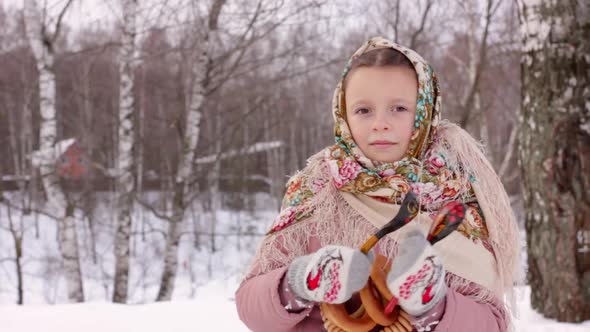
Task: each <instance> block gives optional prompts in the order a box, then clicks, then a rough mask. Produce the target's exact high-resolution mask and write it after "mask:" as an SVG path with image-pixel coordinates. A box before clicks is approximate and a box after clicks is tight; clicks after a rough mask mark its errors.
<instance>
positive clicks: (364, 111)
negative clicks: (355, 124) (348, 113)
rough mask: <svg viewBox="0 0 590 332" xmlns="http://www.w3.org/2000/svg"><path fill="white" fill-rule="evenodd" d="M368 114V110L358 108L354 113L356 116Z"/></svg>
mask: <svg viewBox="0 0 590 332" xmlns="http://www.w3.org/2000/svg"><path fill="white" fill-rule="evenodd" d="M367 113H369V109H368V108H358V109H357V110H356V111H354V114H367Z"/></svg>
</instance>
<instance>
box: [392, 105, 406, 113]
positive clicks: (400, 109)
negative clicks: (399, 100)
mask: <svg viewBox="0 0 590 332" xmlns="http://www.w3.org/2000/svg"><path fill="white" fill-rule="evenodd" d="M393 111H395V112H407V111H408V109H407V108H405V107H403V106H396V107H394V108H393Z"/></svg>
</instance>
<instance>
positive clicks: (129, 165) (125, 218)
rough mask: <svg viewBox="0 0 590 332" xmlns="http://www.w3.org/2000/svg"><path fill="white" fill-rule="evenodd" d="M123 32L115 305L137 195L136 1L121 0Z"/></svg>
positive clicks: (123, 292) (123, 295)
mask: <svg viewBox="0 0 590 332" xmlns="http://www.w3.org/2000/svg"><path fill="white" fill-rule="evenodd" d="M121 4H122V6H123V32H122V42H121V49H120V54H119V75H120V80H121V89H120V92H119V135H118V152H117V165H116V168H117V219H118V223H117V231H116V234H115V280H114V292H113V302H116V303H125V302H127V290H128V287H129V285H128V284H129V248H130V241H131V240H130V236H131V227H132V218H131V216H132V210H133V201H134V194H135V181H134V174H133V170H134V163H133V151H134V146H135V139H134V138H135V137H134V132H133V120H134V119H133V108H134V105H135V97H134V95H133V86H134V68H135V62H136V59H135V35H136V32H135V29H136V27H135V16H136V14H137V0H122V2H121Z"/></svg>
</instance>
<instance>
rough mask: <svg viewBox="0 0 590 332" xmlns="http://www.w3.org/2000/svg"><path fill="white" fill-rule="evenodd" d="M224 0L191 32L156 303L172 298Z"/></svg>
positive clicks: (217, 2)
mask: <svg viewBox="0 0 590 332" xmlns="http://www.w3.org/2000/svg"><path fill="white" fill-rule="evenodd" d="M225 2H226V1H225V0H215V1H214V2H213V4H212V5H211V8H210V11H209V14H208V19H207V24H206V25H205V26H204V28H203V29H201V31H198V29H195V30H196V31H195V34H196V35H197V36H198V37H197V38H198V39H197V42H196V46H197V47H198V50H199V51H198V52H196V51H195V52H194V53H193V54H194V60H193V61H194V62H193V64H192V68H191V81H192V85H190V87H191V90H190V94H189V96H188V97H189V101H188V105H189V106H188V109H187V112H186V121H185V123H186V127H185V128H184V134H183V140H182V142H183V144H182V152H181V155H180V160H179V163H178V170H177V172H176V178H175V182H174V197H173V204H172V210H173V211H172V214H173V215H172V218H171V220H169V223H168V236H167V239H166V249H165V253H164V255H165V256H164V271H163V272H162V278H161V281H160V289H159V291H158V296H157V299H156V300H157V301H167V300H170V298H171V297H172V292H173V290H174V281H175V279H176V269H177V266H178V243H179V241H180V224H181V222H182V220H183V218H184V214H185V210H186V206H187V201H189V200H188V199H187V198H188V197H187V196H188V192H187V191H188V190H187V189H188V185H189V183H190V179H191V175H192V173H193V160H194V157H195V153H196V148H197V143H198V139H199V129H200V124H201V116H202V114H201V108H202V106H203V104H204V101H205V95H206V91H207V89H208V73H209V71H210V69H211V59H212V56H211V42H212V40H213V38H214V34H215V31H216V30H217V26H218V19H219V14H220V13H221V9H222V8H223V6H224V5H225Z"/></svg>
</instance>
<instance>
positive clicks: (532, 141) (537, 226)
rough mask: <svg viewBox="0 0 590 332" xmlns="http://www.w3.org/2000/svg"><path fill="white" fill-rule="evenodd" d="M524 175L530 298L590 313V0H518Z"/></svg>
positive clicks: (537, 305) (576, 315) (550, 313)
mask: <svg viewBox="0 0 590 332" xmlns="http://www.w3.org/2000/svg"><path fill="white" fill-rule="evenodd" d="M518 5H519V17H520V23H521V31H522V40H523V48H522V60H521V64H522V80H523V81H522V90H523V91H522V103H521V104H522V112H521V123H520V130H521V134H520V149H519V150H520V151H519V152H520V155H519V162H520V168H521V170H522V174H523V180H524V202H525V211H526V216H525V223H526V224H525V225H526V233H527V251H528V278H529V280H528V281H529V283H530V285H531V304H532V306H533V308H534V309H536V310H538V311H540V312H541V313H543V315H545V316H546V317H549V318H554V319H557V320H558V321H569V322H580V321H584V320H587V319H590V218H589V217H588V216H589V215H590V168H589V167H590V166H589V165H590V148H589V147H590V102H589V100H590V89H589V88H588V87H589V86H590V57H589V56H588V54H590V12H589V10H590V4H589V3H588V1H574V0H571V1H538V0H534V1H533V0H519V1H518Z"/></svg>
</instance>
